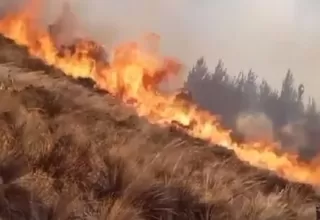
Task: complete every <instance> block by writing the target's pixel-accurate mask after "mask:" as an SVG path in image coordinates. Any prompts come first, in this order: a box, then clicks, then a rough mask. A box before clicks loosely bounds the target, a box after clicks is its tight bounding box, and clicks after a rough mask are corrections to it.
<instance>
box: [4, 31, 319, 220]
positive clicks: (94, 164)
mask: <svg viewBox="0 0 320 220" xmlns="http://www.w3.org/2000/svg"><path fill="white" fill-rule="evenodd" d="M0 48H1V49H0V61H1V63H2V64H1V66H0V80H1V91H0V100H1V105H0V120H1V123H0V139H1V143H2V148H1V150H0V160H1V163H0V164H1V166H0V176H1V181H2V184H1V198H0V208H1V212H0V216H1V218H2V219H117V220H118V219H123V220H125V219H218V220H219V219H232V220H233V219H235V220H236V219H239V220H240V219H252V220H260V219H261V220H266V219H268V220H270V219H315V207H314V203H315V201H316V200H317V198H316V196H315V194H314V191H313V189H312V187H310V186H307V185H303V184H297V183H291V182H288V181H286V180H283V179H281V178H279V177H277V176H275V175H274V174H272V173H269V172H268V171H264V170H259V169H257V168H254V167H251V166H249V165H246V164H244V163H243V162H241V161H240V160H238V159H237V158H236V157H235V155H234V154H233V153H232V152H229V151H227V150H226V149H223V148H220V147H218V146H212V145H210V144H208V143H206V142H204V141H200V140H196V139H193V138H191V137H188V136H186V135H185V134H183V133H182V132H179V131H178V130H177V129H175V128H160V127H158V126H155V125H151V124H149V123H148V122H147V120H145V119H143V118H139V117H137V116H136V115H135V112H134V109H130V108H128V107H125V106H123V105H122V104H121V103H120V101H119V100H117V99H116V98H114V97H112V96H110V95H108V94H107V93H102V92H99V91H95V90H94V89H93V87H92V84H91V83H90V82H88V81H76V80H73V79H70V78H68V77H66V76H64V75H63V74H62V73H61V72H59V71H58V70H55V69H54V68H52V67H48V66H46V65H44V64H43V63H42V62H41V61H39V60H36V59H33V58H30V57H29V56H28V55H27V52H26V51H25V50H24V49H23V48H18V47H17V46H15V44H14V43H12V42H11V41H9V40H6V39H4V38H3V37H2V38H1V39H0ZM8 76H9V77H8Z"/></svg>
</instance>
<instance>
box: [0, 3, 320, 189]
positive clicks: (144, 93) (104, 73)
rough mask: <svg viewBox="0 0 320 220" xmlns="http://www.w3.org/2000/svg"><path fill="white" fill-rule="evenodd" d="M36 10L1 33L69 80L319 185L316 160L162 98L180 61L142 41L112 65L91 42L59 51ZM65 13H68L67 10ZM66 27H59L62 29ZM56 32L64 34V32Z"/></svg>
mask: <svg viewBox="0 0 320 220" xmlns="http://www.w3.org/2000/svg"><path fill="white" fill-rule="evenodd" d="M37 10H40V9H39V6H38V5H37V2H36V1H32V2H31V3H30V4H28V6H27V7H25V8H23V9H22V10H20V11H16V12H11V13H9V14H7V15H6V16H5V17H4V18H3V19H1V21H0V33H2V34H3V35H4V36H5V37H7V38H10V39H12V40H14V41H15V43H16V44H18V45H22V46H25V47H27V48H28V51H29V53H30V54H31V55H33V56H35V57H38V58H40V59H42V60H43V61H44V62H46V63H47V64H48V65H52V66H55V67H56V68H58V69H60V70H62V71H63V72H64V73H65V74H66V75H69V76H72V77H74V78H88V79H91V80H93V81H94V82H95V84H96V86H97V87H98V88H99V89H102V90H106V91H108V92H109V93H111V94H112V95H114V96H117V97H119V98H121V100H122V101H123V102H124V103H127V104H129V105H130V106H133V107H134V108H135V110H136V112H137V113H138V115H140V116H144V117H146V118H148V120H149V121H150V122H151V123H154V124H158V125H163V126H167V125H171V124H172V123H173V122H177V123H179V124H180V125H182V127H184V128H185V129H183V130H184V132H186V133H187V134H189V135H191V136H193V137H196V138H199V139H202V140H205V141H209V142H210V143H213V144H218V145H221V146H224V147H225V148H227V149H229V150H232V151H234V153H235V154H236V155H237V156H238V157H239V158H240V159H241V160H243V161H246V162H248V163H249V164H251V165H252V166H257V167H261V168H264V169H268V170H270V171H273V172H276V173H277V174H278V175H280V176H282V177H284V178H287V179H289V180H293V181H298V182H302V183H308V184H313V185H319V184H320V175H319V174H320V173H319V172H320V164H319V160H318V158H317V157H315V158H314V159H313V160H311V161H309V162H304V161H301V160H299V156H298V155H297V154H295V153H281V145H280V144H279V143H277V142H270V141H266V140H264V141H262V140H261V141H256V140H255V141H254V142H245V143H237V142H235V141H234V140H233V139H232V138H231V135H230V133H231V131H229V130H227V129H224V128H223V127H222V126H221V124H220V121H219V117H217V116H215V115H212V114H211V113H209V112H207V111H204V110H201V109H200V108H199V107H198V106H197V105H196V104H194V103H193V102H192V101H190V100H188V99H181V98H179V97H177V96H175V95H167V94H162V93H160V92H159V91H158V89H157V88H158V85H159V83H160V82H161V81H162V80H163V79H164V78H166V77H167V76H168V75H170V74H179V71H180V68H181V64H180V63H179V62H177V61H176V60H175V59H172V58H166V57H162V56H160V55H159V54H158V53H155V52H154V51H152V50H148V49H147V48H145V47H144V46H143V45H141V44H139V43H137V42H129V43H124V44H122V45H119V46H118V47H116V48H114V49H113V50H112V51H109V52H108V54H110V56H109V57H110V58H109V59H108V63H107V62H106V60H105V59H104V58H101V57H102V55H101V54H102V53H101V52H100V51H103V49H101V47H100V46H99V45H97V44H96V43H95V42H93V41H90V40H89V41H88V40H86V39H83V40H80V41H75V42H73V43H71V45H67V46H59V47H58V46H57V43H56V40H55V37H53V36H52V31H51V34H50V32H48V30H47V29H46V28H42V27H41V25H39V24H38V23H37V22H36V21H37V19H36V18H35V17H34V16H35V15H36V14H37ZM30 11H32V12H33V13H30ZM64 13H66V14H68V10H67V9H66V10H65V11H64ZM62 23H63V22H61V21H60V23H59V22H58V23H57V27H59V26H60V24H62ZM51 30H56V31H53V32H55V33H57V32H60V30H59V28H51ZM153 39H154V37H153ZM156 39H158V38H156Z"/></svg>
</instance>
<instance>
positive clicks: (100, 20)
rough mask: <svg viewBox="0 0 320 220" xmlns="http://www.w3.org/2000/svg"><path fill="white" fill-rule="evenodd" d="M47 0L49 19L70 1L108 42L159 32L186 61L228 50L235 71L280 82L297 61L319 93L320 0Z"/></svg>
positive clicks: (302, 78) (213, 58)
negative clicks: (253, 73)
mask: <svg viewBox="0 0 320 220" xmlns="http://www.w3.org/2000/svg"><path fill="white" fill-rule="evenodd" d="M43 1H44V2H45V9H44V13H43V14H44V20H45V22H47V23H50V22H52V21H53V20H54V19H55V18H56V17H57V16H58V15H59V12H60V11H61V8H62V4H63V2H65V1H69V2H70V3H71V5H72V9H73V10H74V12H75V13H76V15H77V16H78V17H79V19H80V20H81V24H82V28H83V29H84V30H86V32H87V35H89V36H91V37H93V38H94V39H95V40H97V41H99V42H102V43H103V44H105V46H106V47H112V46H114V45H116V44H118V43H119V42H122V41H126V40H132V39H136V38H137V37H140V36H141V35H143V34H145V33H147V32H155V33H157V34H159V35H160V36H161V49H162V51H163V52H164V53H165V54H167V55H170V56H174V57H178V58H179V59H181V61H182V63H184V64H185V65H186V67H188V68H186V69H190V68H191V67H192V65H193V64H194V63H195V61H196V59H198V58H199V57H201V56H205V58H206V60H207V64H208V65H209V66H210V67H211V68H214V66H215V65H216V64H217V61H218V59H219V58H222V59H223V60H224V63H225V64H226V66H227V67H228V71H229V72H230V73H231V74H238V72H240V71H241V70H243V71H246V70H249V69H250V68H252V69H253V70H254V71H255V72H256V73H258V74H259V75H260V76H261V77H263V78H266V79H267V80H268V81H269V82H270V83H271V85H272V86H275V87H278V88H279V87H280V85H281V79H282V77H283V76H284V74H285V72H286V70H287V69H288V68H291V70H292V71H293V72H294V75H295V76H296V77H297V81H298V82H301V83H304V84H305V86H306V88H307V90H306V93H307V94H308V95H312V96H315V98H316V99H317V100H320V92H319V90H318V85H317V82H318V81H319V80H320V76H319V74H317V72H318V71H320V63H319V62H318V56H317V54H318V51H319V49H320V42H319V40H318V39H319V36H320V25H319V22H317V21H318V20H320V19H319V15H318V11H319V9H320V5H319V4H320V3H318V2H319V1H311V0H309V1H307V0H306V1H298V0H280V1H279V0H268V1H265V0H244V1H243V0H223V1H222V0H212V1H204V0H202V1H191V0H174V1H172V0H170V1H169V0H161V1H160V0H153V1H149V0H119V1H111V0H90V1H88V0H87V1H78V0H43ZM17 2H23V0H13V1H9V0H5V1H1V3H0V8H3V5H11V6H12V5H14V4H15V3H17ZM186 75H187V72H186V71H185V73H184V77H183V78H177V79H172V80H170V83H169V84H170V88H175V87H181V85H182V83H183V79H184V78H185V77H186Z"/></svg>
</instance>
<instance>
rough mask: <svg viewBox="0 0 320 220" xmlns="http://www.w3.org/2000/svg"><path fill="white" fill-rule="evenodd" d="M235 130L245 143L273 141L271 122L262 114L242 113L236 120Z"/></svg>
mask: <svg viewBox="0 0 320 220" xmlns="http://www.w3.org/2000/svg"><path fill="white" fill-rule="evenodd" d="M236 129H237V131H238V132H239V133H240V134H241V135H243V136H244V138H245V140H246V141H257V140H266V141H273V140H274V135H273V132H274V131H273V124H272V121H271V120H270V119H269V118H268V116H267V115H265V114H264V113H262V112H254V113H252V112H243V113H240V114H239V115H238V117H237V119H236Z"/></svg>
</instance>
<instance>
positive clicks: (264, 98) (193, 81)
mask: <svg viewBox="0 0 320 220" xmlns="http://www.w3.org/2000/svg"><path fill="white" fill-rule="evenodd" d="M185 88H186V89H187V90H188V91H189V92H190V93H191V96H192V99H193V101H195V102H196V103H197V104H198V105H200V106H201V107H202V108H204V109H206V110H209V111H210V112H212V113H214V114H217V115H219V116H220V118H221V121H222V124H223V125H224V126H225V127H227V128H229V129H232V130H233V131H235V133H237V134H238V135H241V136H242V137H243V138H246V139H249V140H250V141H254V140H256V139H262V138H263V139H265V140H266V141H267V140H272V141H279V142H280V143H281V146H282V147H283V148H284V149H285V150H289V151H295V152H298V153H299V154H300V156H301V157H302V158H306V159H308V158H312V157H313V156H315V155H316V153H317V151H318V146H319V145H320V114H319V112H318V110H317V106H316V101H315V100H314V99H313V98H311V97H304V91H305V87H304V85H302V84H299V83H298V82H295V79H294V74H293V72H292V71H291V70H290V69H289V70H288V71H287V73H284V78H283V81H282V87H281V89H280V91H279V90H276V89H274V88H272V86H271V85H270V84H269V83H268V82H267V81H266V80H264V79H260V78H259V77H258V74H256V73H255V72H254V71H253V70H250V71H249V72H247V73H244V72H240V73H239V74H238V75H237V76H232V75H231V74H229V73H228V72H227V68H226V67H225V66H224V63H223V61H222V60H220V61H219V62H218V64H217V66H216V67H215V69H214V70H213V71H211V70H209V68H208V66H207V64H206V61H205V59H204V58H203V57H202V58H200V59H198V60H197V62H196V64H195V65H194V67H193V68H192V70H191V71H190V73H189V76H188V79H187V81H186V84H185Z"/></svg>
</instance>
